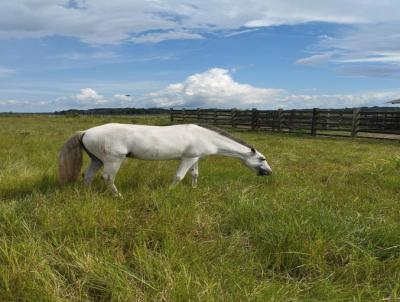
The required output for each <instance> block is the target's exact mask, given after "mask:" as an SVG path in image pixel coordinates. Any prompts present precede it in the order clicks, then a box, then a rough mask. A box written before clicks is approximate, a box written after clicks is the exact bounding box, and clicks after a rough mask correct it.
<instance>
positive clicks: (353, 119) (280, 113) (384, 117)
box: [170, 108, 400, 136]
mask: <svg viewBox="0 0 400 302" xmlns="http://www.w3.org/2000/svg"><path fill="white" fill-rule="evenodd" d="M170 118H171V122H173V123H191V122H193V123H206V124H214V125H218V126H227V127H234V128H244V129H253V130H270V131H284V132H293V131H300V132H308V133H309V134H311V135H317V134H324V135H335V134H336V135H350V136H357V135H358V134H359V133H379V134H396V135H400V110H397V109H396V108H393V109H388V110H386V109H380V110H376V109H365V108H354V109H318V108H314V109H302V110H283V109H279V110H257V109H252V110H236V109H232V110H222V109H179V110H177V109H173V108H171V109H170Z"/></svg>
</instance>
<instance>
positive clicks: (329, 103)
mask: <svg viewBox="0 0 400 302" xmlns="http://www.w3.org/2000/svg"><path fill="white" fill-rule="evenodd" d="M399 98H400V89H393V90H386V91H361V92H358V93H353V94H323V93H312V94H305V93H303V94H300V93H293V92H291V91H287V90H283V89H276V88H260V87H253V86H251V85H248V84H242V83H238V82H236V81H235V80H234V79H233V78H232V75H231V73H230V72H229V70H226V69H222V68H212V69H209V70H207V71H205V72H203V73H198V74H194V75H191V76H189V77H187V78H186V79H185V80H184V81H182V82H180V83H174V84H170V85H168V86H167V87H166V88H165V89H163V90H161V91H157V92H153V93H150V94H146V95H142V96H135V97H132V96H130V95H126V94H122V93H118V94H114V95H113V96H112V97H110V98H107V101H106V98H105V97H104V96H103V95H101V94H99V93H98V92H97V91H95V90H93V89H91V88H84V89H81V91H80V92H79V93H78V94H75V95H70V96H61V97H58V98H55V99H51V100H34V101H23V100H0V112H1V111H16V112H50V111H55V110H65V109H72V108H75V109H88V108H100V107H115V108H118V107H163V108H169V107H176V108H182V107H186V108H197V107H199V108H234V107H236V108H242V109H249V108H254V107H255V108H259V109H278V108H285V109H300V108H344V107H361V106H388V105H389V104H387V103H386V102H388V101H390V100H394V99H399Z"/></svg>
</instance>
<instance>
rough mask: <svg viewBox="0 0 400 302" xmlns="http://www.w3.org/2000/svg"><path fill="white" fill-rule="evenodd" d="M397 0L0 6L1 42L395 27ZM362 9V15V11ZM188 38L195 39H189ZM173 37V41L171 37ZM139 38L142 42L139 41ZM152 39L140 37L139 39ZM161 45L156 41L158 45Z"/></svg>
mask: <svg viewBox="0 0 400 302" xmlns="http://www.w3.org/2000/svg"><path fill="white" fill-rule="evenodd" d="M397 5H398V2H397V0H385V1H384V4H382V3H381V2H377V1H363V2H362V3H361V2H360V1H359V0H337V1H320V2H315V3H313V4H312V5H310V1H309V0H298V1H295V2H293V1H290V0H281V1H276V0H250V1H244V0H232V1H221V0H209V1H201V0H166V1H125V0H114V1H109V0H85V1H84V0H75V1H70V0H40V1H38V0H15V1H1V2H0V37H7V38H10V37H44V36H51V35H62V36H71V37H76V38H78V39H80V40H82V41H83V42H87V43H103V44H115V43H120V42H122V41H124V40H129V39H132V37H136V36H137V35H138V34H143V33H146V32H148V31H160V30H161V31H167V32H170V34H169V36H168V35H167V34H163V35H161V36H160V35H159V36H158V39H161V40H163V39H167V38H173V39H175V38H176V34H171V33H181V37H182V32H186V31H188V33H187V35H186V37H187V38H193V37H194V36H193V34H195V31H196V30H199V29H200V30H201V31H218V30H232V29H239V28H255V27H260V26H273V25H282V24H288V25H293V24H300V23H306V22H312V21H321V22H333V23H340V24H378V23H381V22H384V23H386V22H393V21H399V20H400V16H399V14H398V11H397V9H396V8H397ZM360 7H361V8H362V9H360ZM190 32H192V33H193V34H192V35H191V34H190ZM174 35H175V37H174ZM139 37H140V36H139ZM146 38H147V39H151V38H153V39H156V40H157V37H156V36H155V35H154V34H152V35H146V34H145V35H143V36H142V39H140V38H139V40H138V41H139V42H141V41H143V39H146ZM161 40H160V41H161Z"/></svg>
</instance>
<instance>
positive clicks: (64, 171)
mask: <svg viewBox="0 0 400 302" xmlns="http://www.w3.org/2000/svg"><path fill="white" fill-rule="evenodd" d="M84 134H85V132H84V131H79V132H77V133H75V134H74V136H72V137H71V138H70V139H69V140H67V141H66V142H65V144H64V146H63V147H62V148H61V151H60V155H59V158H58V172H59V179H60V183H61V184H66V183H70V182H74V181H76V180H77V178H78V176H79V172H80V171H81V167H82V159H83V156H82V149H83V145H82V137H83V135H84Z"/></svg>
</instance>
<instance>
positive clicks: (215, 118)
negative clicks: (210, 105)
mask: <svg viewBox="0 0 400 302" xmlns="http://www.w3.org/2000/svg"><path fill="white" fill-rule="evenodd" d="M217 119H218V116H217V109H214V122H213V124H214V125H216V124H217Z"/></svg>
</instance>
